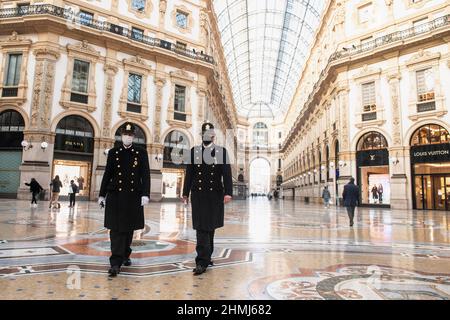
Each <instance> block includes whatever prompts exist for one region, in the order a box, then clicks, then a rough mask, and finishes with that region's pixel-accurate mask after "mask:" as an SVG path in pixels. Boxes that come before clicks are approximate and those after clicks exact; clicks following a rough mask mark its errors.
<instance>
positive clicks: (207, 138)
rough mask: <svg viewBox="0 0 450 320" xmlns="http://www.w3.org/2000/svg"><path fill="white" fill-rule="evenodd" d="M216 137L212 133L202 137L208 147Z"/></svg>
mask: <svg viewBox="0 0 450 320" xmlns="http://www.w3.org/2000/svg"><path fill="white" fill-rule="evenodd" d="M213 139H214V136H213V135H212V134H210V133H205V134H204V135H203V137H202V141H203V143H204V144H205V145H206V146H208V145H210V144H211V143H212V142H213Z"/></svg>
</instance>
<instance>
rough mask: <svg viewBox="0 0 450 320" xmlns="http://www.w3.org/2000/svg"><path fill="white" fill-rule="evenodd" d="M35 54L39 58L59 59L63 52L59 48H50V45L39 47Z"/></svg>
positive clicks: (34, 51)
mask: <svg viewBox="0 0 450 320" xmlns="http://www.w3.org/2000/svg"><path fill="white" fill-rule="evenodd" d="M33 54H34V55H35V56H36V59H38V58H50V59H53V60H58V59H59V57H60V56H61V54H60V53H59V51H58V50H56V49H52V48H48V47H39V48H36V49H34V50H33Z"/></svg>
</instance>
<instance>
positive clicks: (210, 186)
mask: <svg viewBox="0 0 450 320" xmlns="http://www.w3.org/2000/svg"><path fill="white" fill-rule="evenodd" d="M214 139H215V132H214V126H213V125H212V124H211V123H205V124H203V125H202V140H203V144H202V145H201V146H196V147H194V148H192V149H191V155H190V162H189V163H188V165H187V168H186V177H185V180H184V187H183V200H184V202H185V203H186V204H187V202H188V198H189V194H191V203H192V223H193V227H194V229H195V230H196V232H197V246H196V250H197V257H196V259H195V263H196V267H195V269H194V275H200V274H202V273H204V272H205V271H206V269H207V268H208V266H209V265H212V261H211V255H212V253H213V251H214V232H215V230H216V229H217V228H221V227H223V225H224V204H226V203H228V202H230V201H231V199H232V196H233V182H232V176H231V165H230V161H229V157H228V154H227V150H226V149H225V148H223V147H220V146H217V145H215V144H214Z"/></svg>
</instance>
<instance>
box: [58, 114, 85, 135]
mask: <svg viewBox="0 0 450 320" xmlns="http://www.w3.org/2000/svg"><path fill="white" fill-rule="evenodd" d="M56 133H57V134H65V135H68V136H77V137H89V138H93V137H94V129H93V128H92V126H91V124H90V123H89V121H87V120H86V119H85V118H83V117H81V116H67V117H65V118H63V119H61V121H59V123H58V125H57V126H56Z"/></svg>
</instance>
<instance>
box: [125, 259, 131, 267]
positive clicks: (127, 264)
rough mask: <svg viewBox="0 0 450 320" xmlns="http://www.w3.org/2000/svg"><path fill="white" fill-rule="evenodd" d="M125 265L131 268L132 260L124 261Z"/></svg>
mask: <svg viewBox="0 0 450 320" xmlns="http://www.w3.org/2000/svg"><path fill="white" fill-rule="evenodd" d="M123 265H124V266H125V267H129V266H131V259H130V258H127V259H125V260H124V261H123Z"/></svg>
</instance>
